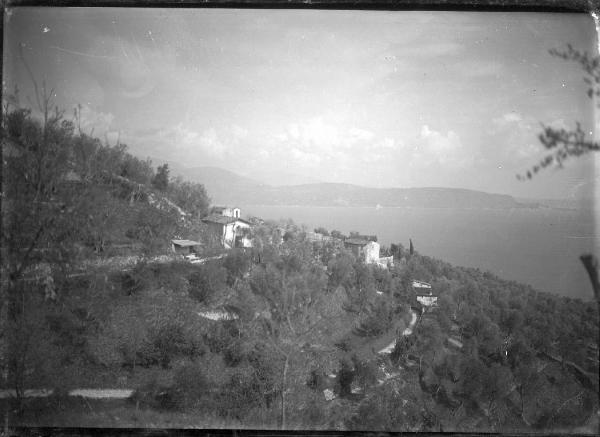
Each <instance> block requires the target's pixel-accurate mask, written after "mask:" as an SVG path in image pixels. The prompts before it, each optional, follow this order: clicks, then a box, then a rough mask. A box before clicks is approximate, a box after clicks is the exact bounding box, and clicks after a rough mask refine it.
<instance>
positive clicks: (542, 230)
mask: <svg viewBox="0 0 600 437" xmlns="http://www.w3.org/2000/svg"><path fill="white" fill-rule="evenodd" d="M242 214H243V215H245V216H246V215H254V216H257V217H261V218H263V219H275V220H278V219H287V218H291V219H293V220H294V222H295V223H298V224H305V225H307V226H308V228H309V229H310V230H312V229H314V228H315V227H319V226H323V227H325V228H327V229H329V230H332V229H337V230H339V231H341V232H343V233H344V234H348V233H349V232H350V231H358V232H360V233H361V234H369V235H377V236H378V240H379V242H380V243H381V244H383V245H386V246H389V245H390V244H391V243H401V244H402V245H404V247H408V245H409V238H412V240H413V243H414V246H415V249H416V250H417V251H418V252H419V253H421V254H422V255H428V256H431V257H434V258H439V259H441V260H444V261H447V262H449V263H451V264H454V265H460V266H467V267H477V268H480V269H482V270H489V271H491V272H493V273H495V274H496V275H498V276H499V277H501V278H504V279H512V280H516V281H518V282H522V283H525V284H530V285H532V286H534V287H535V288H537V289H538V290H542V291H547V292H551V293H555V294H560V295H563V296H570V297H578V298H581V299H584V300H589V299H591V298H592V290H591V286H590V282H589V279H588V276H587V273H586V272H585V269H584V268H583V265H582V264H581V262H580V261H579V256H580V255H581V254H583V253H586V252H592V251H595V252H596V253H598V252H599V249H600V244H599V243H598V238H595V233H594V232H595V231H594V216H593V213H592V212H591V211H585V210H560V209H551V208H540V209H512V210H485V209H472V210H468V209H433V208H386V207H384V208H379V209H375V208H371V207H306V206H255V205H254V206H253V205H247V206H242Z"/></svg>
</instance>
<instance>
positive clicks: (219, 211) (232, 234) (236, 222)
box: [202, 207, 252, 249]
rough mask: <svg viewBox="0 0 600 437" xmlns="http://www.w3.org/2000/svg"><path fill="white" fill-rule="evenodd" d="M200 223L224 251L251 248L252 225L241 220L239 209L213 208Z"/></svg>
mask: <svg viewBox="0 0 600 437" xmlns="http://www.w3.org/2000/svg"><path fill="white" fill-rule="evenodd" d="M202 222H203V223H205V224H206V225H207V226H208V229H209V231H210V233H211V234H212V235H213V236H214V237H215V238H216V240H217V241H218V242H219V243H220V244H221V245H222V246H223V247H224V248H225V249H232V248H234V247H252V235H251V232H252V231H251V229H252V224H251V223H250V222H248V221H246V220H244V219H242V218H241V211H240V208H237V207H233V208H231V207H215V208H213V210H212V213H211V214H210V215H208V216H206V217H204V218H203V219H202Z"/></svg>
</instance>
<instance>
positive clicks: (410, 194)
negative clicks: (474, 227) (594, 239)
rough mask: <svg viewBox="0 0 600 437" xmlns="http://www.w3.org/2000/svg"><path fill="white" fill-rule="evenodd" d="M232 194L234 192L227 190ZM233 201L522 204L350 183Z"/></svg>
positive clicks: (265, 190)
mask: <svg viewBox="0 0 600 437" xmlns="http://www.w3.org/2000/svg"><path fill="white" fill-rule="evenodd" d="M231 196H232V197H233V196H234V193H231ZM235 200H236V202H237V203H245V204H262V205H314V206H377V205H380V206H382V207H386V206H387V207H398V206H403V207H420V208H455V207H456V208H519V207H523V206H524V205H522V204H520V203H518V202H517V201H516V200H515V199H514V198H512V197H511V196H508V195H502V194H489V193H484V192H481V191H473V190H464V189H456V188H368V187H361V186H358V185H351V184H334V183H320V184H306V185H296V186H290V187H269V186H264V187H262V189H261V190H260V191H258V192H256V193H254V196H251V197H248V198H247V199H240V198H236V199H235Z"/></svg>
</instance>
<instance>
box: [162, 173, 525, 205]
mask: <svg viewBox="0 0 600 437" xmlns="http://www.w3.org/2000/svg"><path fill="white" fill-rule="evenodd" d="M173 172H174V173H175V174H179V175H181V176H183V177H184V178H186V179H188V180H191V181H194V182H198V183H201V184H203V185H204V186H205V187H206V190H207V191H208V192H209V193H210V196H211V199H212V200H213V203H216V204H242V205H308V206H373V207H374V206H377V205H380V206H387V207H415V208H494V209H496V208H497V209H508V208H524V207H532V206H534V205H532V204H525V203H520V202H518V201H516V200H515V199H514V198H513V197H511V196H508V195H503V194H490V193H485V192H481V191H474V190H466V189H459V188H439V187H424V188H369V187H362V186H359V185H352V184H341V183H325V182H322V183H310V184H301V185H291V183H292V181H293V180H301V179H302V178H301V177H297V176H293V177H291V180H290V181H287V182H286V183H285V185H284V184H282V185H268V184H266V183H263V182H261V181H259V180H258V179H259V178H261V175H257V176H256V178H249V177H244V176H240V175H238V174H236V173H234V172H231V171H228V170H224V169H221V168H216V167H195V168H182V167H177V168H175V169H173ZM266 179H269V180H271V181H275V180H277V178H275V177H271V176H269V177H267V178H266Z"/></svg>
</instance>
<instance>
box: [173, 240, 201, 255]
mask: <svg viewBox="0 0 600 437" xmlns="http://www.w3.org/2000/svg"><path fill="white" fill-rule="evenodd" d="M200 246H201V243H200V242H198V241H192V240H171V247H172V249H173V252H174V253H176V254H178V255H191V254H194V253H196V254H197V253H198V251H199V250H200Z"/></svg>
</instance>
